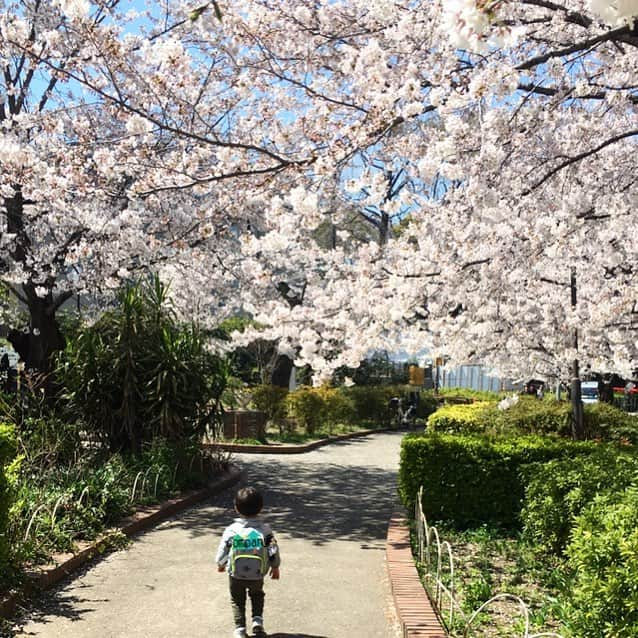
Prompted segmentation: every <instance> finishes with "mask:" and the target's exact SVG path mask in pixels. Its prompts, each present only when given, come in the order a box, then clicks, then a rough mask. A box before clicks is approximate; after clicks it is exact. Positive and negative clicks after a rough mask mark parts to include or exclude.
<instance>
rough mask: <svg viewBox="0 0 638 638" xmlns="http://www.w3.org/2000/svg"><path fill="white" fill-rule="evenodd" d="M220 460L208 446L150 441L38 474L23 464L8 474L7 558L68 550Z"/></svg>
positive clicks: (199, 477) (206, 473)
mask: <svg viewBox="0 0 638 638" xmlns="http://www.w3.org/2000/svg"><path fill="white" fill-rule="evenodd" d="M227 461H228V459H227V457H226V456H224V455H223V454H220V453H218V452H217V451H216V450H215V449H214V448H204V449H202V448H199V447H198V446H196V445H194V444H190V443H180V444H177V445H176V444H170V443H168V442H167V441H165V440H160V439H155V440H154V441H153V442H151V443H148V444H145V445H144V446H143V448H142V450H141V451H140V453H139V454H138V455H135V456H134V455H131V454H122V453H117V454H113V455H110V456H108V457H103V456H102V455H100V454H96V453H93V454H91V453H90V452H88V451H87V453H86V454H85V456H84V457H83V458H82V459H80V460H79V461H78V463H76V464H74V465H72V466H67V467H61V466H58V467H52V468H50V469H49V470H48V471H46V472H44V473H42V474H39V475H33V474H32V473H31V472H30V470H29V468H28V466H27V465H26V464H25V465H23V467H22V468H21V471H20V472H19V473H17V475H16V476H15V477H14V497H15V498H14V500H13V503H12V505H11V508H10V510H9V525H8V535H9V538H10V542H11V550H12V557H11V558H12V560H13V562H14V563H15V564H19V563H22V562H24V561H30V562H34V563H37V562H40V561H44V560H47V558H48V556H49V555H50V554H51V553H53V552H60V551H71V550H72V549H73V547H74V545H75V543H76V541H78V540H80V539H93V538H95V537H96V535H98V534H99V533H101V532H102V531H103V530H104V529H105V527H107V526H109V525H111V524H113V523H116V522H117V521H119V520H120V519H122V518H123V517H124V516H126V515H127V514H129V513H130V512H131V510H132V508H133V507H135V506H136V505H139V504H148V503H152V502H157V501H159V500H162V499H165V498H167V497H168V496H170V495H173V494H175V493H177V492H180V491H182V490H184V489H187V488H193V487H200V486H202V485H205V484H206V482H207V481H208V480H209V479H210V478H211V477H212V476H215V475H217V474H218V473H219V471H220V470H222V469H224V467H225V466H226V464H227ZM27 532H28V533H27ZM25 538H26V540H25Z"/></svg>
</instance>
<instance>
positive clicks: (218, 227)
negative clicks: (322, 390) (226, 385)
mask: <svg viewBox="0 0 638 638" xmlns="http://www.w3.org/2000/svg"><path fill="white" fill-rule="evenodd" d="M634 4H635V3H632V2H620V1H618V2H602V1H595V0H587V1H586V0H573V1H569V2H568V1H567V0H563V1H558V0H556V1H552V2H549V1H546V0H519V1H513V0H512V1H509V2H507V1H504V0H501V1H492V2H489V1H487V0H484V1H479V0H476V1H472V0H459V1H449V2H437V1H428V2H416V3H415V2H408V1H407V0H405V1H404V0H398V1H396V2H393V3H389V2H386V1H385V0H383V1H381V0H378V1H377V0H372V1H370V0H367V1H366V2H363V1H362V0H341V1H337V2H334V1H330V2H328V1H325V2H316V1H313V2H310V1H307V2H306V1H295V2H292V1H291V2H286V1H283V2H277V3H271V2H266V1H265V0H263V1H256V0H255V1H253V0H232V1H229V2H220V3H217V4H215V3H203V4H198V5H197V6H194V5H192V4H190V3H187V2H180V1H176V2H170V3H168V2H167V3H159V4H153V5H151V6H150V7H149V9H148V10H147V11H146V12H145V13H136V12H134V11H127V10H126V9H125V8H124V6H123V5H122V4H121V3H119V2H115V1H113V2H110V3H107V2H88V0H64V1H63V0H60V1H59V2H53V1H52V0H51V1H50V2H34V3H33V4H31V5H28V6H29V7H30V8H29V10H28V11H27V10H24V9H18V8H16V6H15V5H10V6H9V7H8V8H9V9H10V10H8V11H6V12H5V16H6V17H5V19H4V23H3V25H4V26H3V27H2V28H3V31H2V38H3V45H2V46H3V48H4V49H5V50H6V51H8V53H6V54H5V55H4V58H3V59H10V60H11V61H12V62H11V64H12V65H13V66H11V67H10V68H12V69H13V71H12V73H14V75H15V72H17V71H18V70H19V71H20V73H21V74H22V75H20V77H21V78H23V80H22V81H19V82H13V81H12V82H9V81H7V87H8V88H9V89H10V91H7V93H16V92H17V93H16V94H17V95H19V94H20V91H22V89H21V88H20V87H23V86H24V81H25V80H26V78H27V76H28V69H29V68H32V67H33V68H36V67H37V69H38V74H40V75H44V76H48V77H50V78H51V80H50V81H53V80H55V81H54V82H53V87H52V89H49V90H47V91H45V93H44V95H46V97H47V99H46V102H45V104H44V106H43V107H42V108H41V109H38V107H37V105H38V104H39V102H38V101H37V100H33V99H29V100H22V102H23V104H22V106H21V109H22V110H21V111H20V113H24V115H23V116H22V117H14V116H13V115H12V117H10V118H9V117H6V122H7V124H6V125H5V126H4V128H3V144H5V145H7V148H14V147H11V146H10V144H11V143H15V144H16V145H17V146H15V150H14V151H12V152H11V153H8V154H5V155H3V160H2V161H3V162H4V161H7V162H8V160H4V157H11V158H13V159H11V161H12V162H14V163H15V165H11V164H9V163H7V164H5V166H6V167H7V168H6V169H4V167H3V175H4V176H6V177H4V178H3V179H5V184H4V186H3V188H4V189H5V191H4V196H5V197H6V198H7V201H9V200H12V198H15V197H18V196H20V197H22V198H23V199H25V200H26V201H28V202H30V203H29V204H27V205H26V210H27V211H31V209H32V213H31V212H29V215H32V216H31V217H28V221H29V223H28V224H27V226H28V227H29V228H30V229H34V228H36V227H37V228H38V229H43V228H45V227H46V226H45V225H43V224H42V223H41V222H42V220H46V221H47V223H52V222H51V221H50V220H52V219H54V218H55V219H56V222H55V224H53V226H51V228H55V229H56V232H59V233H61V234H60V236H59V237H58V238H57V240H56V241H57V243H55V242H53V243H52V242H51V240H52V239H53V237H54V231H53V230H50V229H47V231H46V232H44V233H43V234H41V235H40V237H39V239H38V241H32V242H31V244H30V245H29V250H31V251H34V250H35V249H36V247H37V250H38V252H39V253H41V254H42V255H43V256H42V258H40V257H38V258H34V257H32V256H29V257H28V258H27V257H25V258H24V259H21V258H20V256H19V255H18V254H16V253H15V248H14V246H15V239H14V237H15V236H16V233H15V232H12V233H9V236H8V237H7V239H6V240H5V244H4V246H5V248H4V253H3V254H5V255H7V257H5V263H6V264H7V265H5V267H4V268H5V273H6V276H4V279H5V280H6V281H9V282H10V283H12V285H13V286H14V287H15V288H16V289H18V288H19V286H24V283H25V281H28V280H29V279H28V278H29V277H31V281H32V282H33V285H34V290H35V288H36V287H37V288H38V289H39V292H40V293H41V294H42V295H43V296H42V297H41V298H44V296H45V295H44V291H43V290H42V288H43V287H44V288H46V285H48V284H46V282H47V281H49V280H47V279H46V277H44V276H43V275H44V274H45V273H50V272H53V273H55V274H56V279H55V283H52V284H51V285H50V287H49V289H50V290H51V291H52V292H53V293H54V294H61V293H63V292H65V291H67V290H68V291H71V290H77V289H90V290H93V289H98V290H99V289H101V288H104V287H105V284H106V283H107V282H109V283H112V279H113V280H116V279H117V277H120V276H123V277H126V276H128V275H129V274H130V273H131V272H133V271H134V270H135V269H143V268H149V267H154V268H157V269H159V270H160V271H161V272H162V273H163V274H164V275H165V276H166V277H169V278H170V279H171V280H172V281H173V282H174V285H173V290H174V291H175V294H176V295H177V297H178V299H179V302H180V305H181V306H182V307H183V308H184V311H185V312H186V311H188V312H193V311H199V312H200V314H202V315H205V316H208V317H210V318H211V319H214V320H217V319H218V318H219V317H220V316H221V315H223V314H225V313H229V312H232V311H234V310H236V309H238V308H240V307H241V308H243V309H244V310H247V311H249V312H251V314H252V315H253V316H254V317H255V319H256V320H257V321H258V323H259V324H260V325H263V326H266V328H265V329H264V330H263V331H262V334H261V336H265V337H268V338H277V339H279V343H280V349H281V351H282V353H284V354H289V355H290V356H292V357H294V358H295V359H296V361H297V362H298V363H299V364H302V363H308V364H310V365H311V366H312V367H313V369H314V370H315V371H316V372H317V378H318V380H320V379H322V378H327V377H328V376H329V374H330V372H331V370H333V369H335V368H336V367H339V366H342V365H348V366H352V365H356V364H357V363H358V362H359V361H360V360H361V358H362V357H364V356H365V354H366V353H367V352H368V351H369V350H370V349H371V348H375V347H377V348H386V349H392V348H393V347H396V346H397V345H399V344H402V345H404V346H407V347H408V349H410V348H412V349H414V350H418V349H421V348H422V347H424V346H426V347H430V348H432V350H433V351H435V352H441V353H445V354H446V355H448V356H449V357H450V358H451V360H453V361H458V362H461V361H467V360H477V361H482V362H485V363H488V364H489V365H492V366H494V367H495V368H497V369H500V370H502V371H507V372H510V373H513V372H517V371H518V373H519V374H530V373H533V372H535V371H538V372H544V373H546V374H548V373H550V372H551V373H553V374H555V375H556V376H557V377H565V376H566V375H568V374H569V366H570V365H571V362H572V361H573V360H574V359H575V358H576V352H575V348H574V345H575V341H574V335H575V334H576V333H577V335H578V353H577V354H578V358H579V359H580V360H581V361H583V362H586V363H587V364H589V365H591V366H592V368H595V369H598V370H612V369H613V370H616V371H619V372H624V373H628V374H630V373H631V371H632V369H633V368H634V367H635V366H636V358H637V352H636V339H635V326H634V322H635V316H636V313H635V301H636V292H637V291H636V283H635V281H634V279H635V278H634V277H633V274H634V269H635V262H636V259H635V256H636V245H635V241H636V240H635V239H634V235H635V234H634V233H633V232H632V230H631V220H632V218H633V210H634V207H635V199H636V185H635V178H634V171H633V161H632V156H633V151H634V149H635V138H636V135H637V134H638V127H637V122H636V100H637V99H638V93H637V90H636V86H638V82H637V79H638V78H636V68H637V66H636V61H637V60H636V45H637V44H638V35H636V32H635V28H634V21H633V19H632V16H633V15H635V14H636V13H638V10H636V7H635V6H633V5H634ZM20 5H21V6H25V5H24V4H23V3H20ZM36 14H37V15H38V19H37V20H33V19H32V17H33V16H35V15H36ZM44 16H46V19H45V17H44ZM33 24H35V25H36V27H37V28H35V29H34V28H32V25H33ZM32 34H33V35H32ZM21 56H25V58H24V59H25V62H24V63H23V64H22V66H21V63H20V60H21V59H22V57H21ZM10 77H13V76H10ZM16 77H17V76H16ZM34 77H35V76H34ZM60 83H62V84H63V85H64V89H65V91H64V94H63V93H62V92H60V88H61V84H60ZM42 87H46V84H42V83H38V84H34V83H32V84H31V89H32V90H34V89H36V88H42ZM56 91H57V93H56ZM9 97H12V96H11V95H8V96H7V101H5V105H6V104H9V101H8V99H9ZM54 97H56V98H57V99H56V100H55V101H53V98H54ZM18 101H20V100H19V97H18ZM54 104H55V108H54ZM27 106H28V107H29V108H28V109H27ZM5 109H6V106H5ZM61 123H62V124H61ZM36 133H37V134H36ZM42 158H46V160H43V159H42ZM378 158H383V165H379V164H378ZM27 160H28V161H27ZM16 162H17V163H16ZM56 162H57V163H56ZM375 163H377V166H380V167H381V168H377V169H376V170H375ZM69 167H75V169H74V170H67V169H68V168H69ZM397 175H400V177H399V178H398V179H399V181H396V182H395V183H394V187H399V186H401V188H399V189H398V190H397V192H394V193H393V195H392V197H388V193H389V191H388V185H390V186H391V187H392V182H393V180H394V179H395V178H396V176H397ZM380 176H383V179H381V178H380ZM404 184H405V186H403V185H404ZM18 186H19V187H20V188H17V187H18ZM38 189H40V190H38ZM335 190H336V191H339V192H338V196H337V198H336V199H335V197H334V193H335ZM48 191H51V193H54V194H57V197H50V198H49V197H46V198H45V197H44V196H43V195H42V193H43V192H48ZM402 197H403V199H402ZM45 199H46V202H45ZM338 199H343V201H344V205H343V206H342V207H335V206H334V205H333V203H334V202H335V201H337V200H338ZM51 202H53V204H55V206H53V205H52V203H51ZM357 206H363V207H365V209H367V212H368V213H370V212H371V211H372V212H373V213H374V215H378V216H380V217H379V218H380V219H382V220H383V219H384V218H383V215H386V216H388V215H389V216H392V215H396V219H397V220H398V219H400V218H402V223H401V232H399V233H386V235H385V236H384V238H383V241H381V242H371V241H368V240H365V239H362V238H360V237H357V236H356V235H355V234H354V233H352V228H351V225H349V222H350V220H351V215H352V210H353V209H356V207H357ZM5 208H7V210H8V207H7V206H5ZM23 209H24V206H23ZM51 210H53V211H55V212H54V213H52V212H50V211H51ZM69 211H72V215H71V213H70V212H69ZM78 211H79V212H78ZM55 215H57V218H56V217H55ZM405 215H407V216H405ZM404 216H405V217H404ZM75 217H83V218H84V219H86V220H87V221H86V223H85V226H86V228H87V230H84V231H82V236H81V237H79V238H78V239H77V240H74V241H71V242H70V243H69V238H70V237H71V235H72V233H73V230H74V229H75V230H78V232H79V229H80V228H85V226H80V227H79V228H77V229H76V227H75V226H74V225H72V224H70V223H69V220H70V219H74V218H75ZM387 223H388V222H387V220H386V221H383V222H382V225H383V224H385V228H386V229H387V228H388V226H387ZM118 225H119V227H118ZM326 227H330V228H332V229H333V231H334V232H333V235H332V236H333V240H332V241H331V242H329V246H328V245H325V244H322V242H320V241H317V234H318V232H319V230H320V229H322V228H326ZM98 228H99V229H100V231H101V234H99V233H97V231H96V229H98ZM89 230H90V232H89ZM62 231H64V232H62ZM108 231H110V234H109V232H108ZM89 236H90V237H91V241H89ZM12 242H13V243H12ZM67 243H68V249H67V248H65V247H66V245H67ZM47 246H48V248H47V250H48V251H49V252H48V257H46V258H45V256H44V253H42V251H43V250H44V249H45V247H47ZM76 246H77V248H76ZM11 251H13V254H12V252H11ZM59 251H61V252H60V255H62V254H63V253H65V252H66V253H68V254H69V255H72V257H68V256H66V254H65V256H64V262H63V263H64V264H65V265H66V266H65V267H66V268H67V270H64V269H63V268H57V269H56V268H54V269H53V270H51V269H50V266H51V264H56V263H62V262H60V259H61V258H62V257H60V258H59V259H58V262H56V260H55V256H56V255H57V254H58V252H59ZM80 257H81V258H80ZM74 260H75V261H74ZM39 264H43V265H39ZM71 266H72V267H73V268H71ZM29 269H31V270H29ZM47 269H49V270H47ZM70 270H73V271H74V272H75V275H73V276H71V272H70ZM31 271H32V272H33V273H35V276H33V275H31V274H30V273H31ZM573 272H575V274H576V281H577V287H578V302H577V304H575V305H573V304H572V295H571V277H572V273H573ZM282 290H283V291H284V292H285V294H284V295H282ZM18 292H20V291H19V290H18ZM22 294H24V293H23V292H22ZM67 294H68V293H67ZM293 298H294V299H297V300H299V303H294V304H293V303H290V300H291V299H293ZM251 336H254V335H251V334H250V332H249V331H247V332H246V333H244V336H243V338H244V339H248V338H251Z"/></svg>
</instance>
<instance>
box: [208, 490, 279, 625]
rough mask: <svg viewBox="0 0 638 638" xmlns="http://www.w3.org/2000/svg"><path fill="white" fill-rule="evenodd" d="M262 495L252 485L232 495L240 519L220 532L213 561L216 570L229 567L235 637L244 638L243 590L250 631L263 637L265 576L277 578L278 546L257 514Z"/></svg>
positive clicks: (268, 528) (244, 611) (221, 570)
mask: <svg viewBox="0 0 638 638" xmlns="http://www.w3.org/2000/svg"><path fill="white" fill-rule="evenodd" d="M263 504H264V501H263V497H262V495H261V493H260V492H259V491H257V490H256V489H255V488H253V487H244V488H242V489H240V490H239V491H238V492H237V494H236V495H235V511H236V512H237V513H238V514H239V516H240V517H239V518H236V519H235V521H234V522H233V523H232V524H231V525H229V526H228V527H227V528H226V529H225V530H224V533H223V535H222V539H221V541H220V543H219V548H218V550H217V556H216V557H215V560H216V562H217V570H218V571H220V572H224V571H226V570H228V575H229V586H230V600H231V606H232V609H233V618H234V620H235V633H234V634H233V636H234V638H246V636H247V633H246V593H248V596H249V597H250V603H251V609H252V633H253V635H254V636H266V632H265V630H264V598H265V594H264V577H265V576H266V574H267V573H268V572H270V577H271V578H273V579H274V580H278V579H279V564H280V560H281V559H280V557H279V548H278V546H277V542H276V541H275V537H274V535H273V533H272V530H271V529H270V526H269V525H268V524H267V523H264V522H263V521H262V520H261V519H260V518H259V514H260V513H261V510H262V508H263Z"/></svg>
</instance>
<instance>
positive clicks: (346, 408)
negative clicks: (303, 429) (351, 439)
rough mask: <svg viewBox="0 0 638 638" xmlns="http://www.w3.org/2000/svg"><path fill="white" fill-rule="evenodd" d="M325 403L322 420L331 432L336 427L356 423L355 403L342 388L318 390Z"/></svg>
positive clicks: (325, 387) (322, 388)
mask: <svg viewBox="0 0 638 638" xmlns="http://www.w3.org/2000/svg"><path fill="white" fill-rule="evenodd" d="M317 394H318V395H319V396H320V397H321V400H322V401H323V411H322V420H323V425H327V426H328V429H329V430H331V429H332V427H333V426H334V425H339V424H345V425H349V424H352V423H355V422H356V420H357V419H356V412H355V409H354V401H353V400H352V399H351V398H350V397H349V396H348V395H347V394H346V393H345V392H343V391H342V389H341V388H330V387H327V386H324V387H321V388H318V389H317Z"/></svg>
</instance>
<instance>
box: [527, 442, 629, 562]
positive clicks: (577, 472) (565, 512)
mask: <svg viewBox="0 0 638 638" xmlns="http://www.w3.org/2000/svg"><path fill="white" fill-rule="evenodd" d="M524 474H525V501H524V506H523V509H522V512H521V522H522V525H523V538H524V539H525V540H526V541H528V542H529V543H530V544H531V545H532V546H533V547H534V549H535V550H539V551H545V552H552V553H557V554H560V553H562V552H563V550H564V549H565V546H566V544H567V540H568V538H569V534H570V532H571V530H572V528H573V525H574V521H575V517H576V516H578V515H579V514H580V513H581V512H582V511H583V509H584V508H585V507H586V506H587V505H588V504H589V503H590V502H591V501H592V500H593V499H594V497H595V496H597V495H598V494H601V493H605V492H619V491H620V492H621V491H623V490H624V489H625V488H626V487H627V486H629V485H631V484H632V483H635V482H636V480H637V479H638V457H636V455H635V453H632V452H620V453H619V451H618V450H617V449H615V448H611V447H607V446H605V447H600V448H596V449H595V450H594V451H592V453H591V454H589V455H583V456H580V457H578V456H577V457H575V458H569V459H555V460H551V461H548V462H546V463H538V464H532V465H529V466H528V467H526V468H525V470H524Z"/></svg>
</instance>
